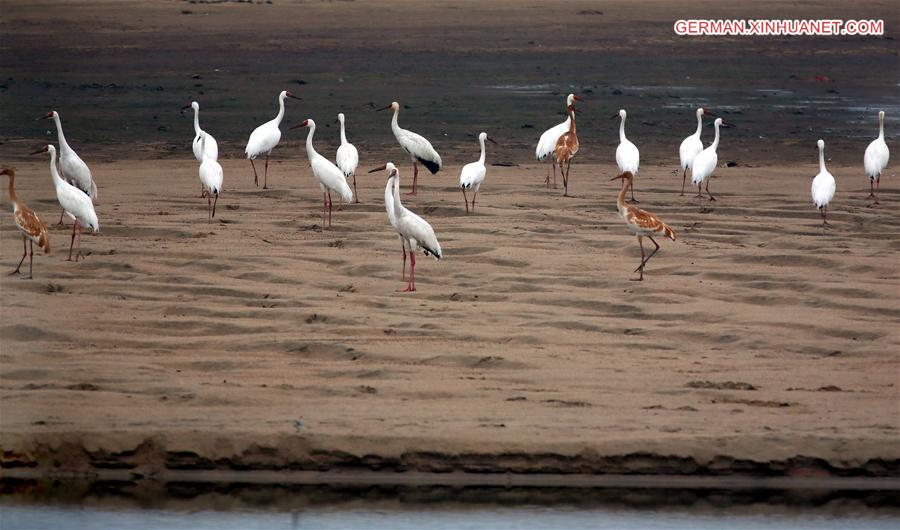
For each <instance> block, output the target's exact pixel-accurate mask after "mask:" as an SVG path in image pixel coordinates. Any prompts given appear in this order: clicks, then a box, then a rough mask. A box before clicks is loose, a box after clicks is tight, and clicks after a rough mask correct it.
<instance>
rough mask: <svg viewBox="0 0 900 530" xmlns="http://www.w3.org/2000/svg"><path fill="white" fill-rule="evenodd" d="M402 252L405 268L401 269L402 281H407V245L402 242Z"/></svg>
mask: <svg viewBox="0 0 900 530" xmlns="http://www.w3.org/2000/svg"><path fill="white" fill-rule="evenodd" d="M400 250H401V251H403V267H402V268H401V269H400V277H401V279H403V280H405V279H406V243H404V242H403V241H402V240H401V241H400Z"/></svg>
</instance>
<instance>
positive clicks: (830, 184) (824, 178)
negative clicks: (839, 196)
mask: <svg viewBox="0 0 900 530" xmlns="http://www.w3.org/2000/svg"><path fill="white" fill-rule="evenodd" d="M818 146H819V174H818V175H816V177H815V178H814V179H813V181H812V200H813V203H815V205H816V208H819V209H822V208H825V207H827V206H828V203H829V202H831V199H833V198H834V192H835V189H836V186H835V183H834V176H833V175H832V174H831V173H829V172H828V170H827V169H825V141H824V140H819V141H818Z"/></svg>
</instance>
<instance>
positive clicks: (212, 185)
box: [200, 135, 225, 222]
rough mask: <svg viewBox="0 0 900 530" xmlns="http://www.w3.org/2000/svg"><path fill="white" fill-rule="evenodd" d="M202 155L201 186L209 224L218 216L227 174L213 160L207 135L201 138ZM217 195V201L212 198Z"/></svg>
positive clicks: (217, 162)
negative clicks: (207, 144) (220, 197)
mask: <svg viewBox="0 0 900 530" xmlns="http://www.w3.org/2000/svg"><path fill="white" fill-rule="evenodd" d="M200 153H201V156H202V157H203V161H202V162H201V163H200V186H201V187H202V188H203V194H204V195H205V196H206V213H207V214H208V216H209V218H208V222H212V219H213V217H215V216H216V203H217V202H219V193H221V192H222V181H223V180H224V178H225V174H224V172H223V171H222V165H221V164H219V161H218V160H216V159H215V158H213V156H212V150H211V149H209V148H208V147H207V146H206V135H202V136H201V138H200ZM213 195H215V196H216V197H215V200H213V199H212V196H213Z"/></svg>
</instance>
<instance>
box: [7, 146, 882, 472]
mask: <svg viewBox="0 0 900 530" xmlns="http://www.w3.org/2000/svg"><path fill="white" fill-rule="evenodd" d="M245 164H246V163H245V162H241V163H238V162H237V161H235V162H227V163H226V164H225V172H226V190H227V191H226V192H225V194H224V195H223V196H222V199H221V200H220V201H219V213H218V216H217V221H216V222H215V223H212V224H207V222H206V204H205V200H203V199H200V198H199V197H198V195H199V193H198V190H197V180H196V177H195V175H194V172H195V162H193V161H192V160H183V161H165V162H159V161H150V162H144V161H129V162H123V163H117V164H103V165H98V166H97V167H96V174H97V175H102V176H103V179H104V180H103V181H104V182H105V186H104V188H103V191H102V193H103V195H102V196H105V197H107V198H106V199H104V200H103V201H102V202H101V204H100V206H99V210H100V215H101V219H102V221H101V223H102V225H101V226H102V232H101V234H100V235H98V236H95V237H87V236H86V237H85V238H84V241H83V249H84V250H85V251H86V252H89V256H88V257H87V259H86V260H84V261H82V262H79V263H70V262H66V261H65V260H64V257H65V248H66V243H67V234H68V231H67V229H66V228H56V229H54V230H53V238H52V241H53V244H54V247H55V253H54V255H52V256H50V257H43V256H39V257H37V258H36V267H37V270H36V279H35V280H34V281H21V280H18V279H15V278H11V277H6V276H4V277H3V279H2V281H3V283H2V287H3V327H2V334H3V338H4V347H3V384H2V390H3V431H4V432H3V435H4V439H5V443H6V444H7V445H6V447H7V448H10V447H12V448H17V446H18V445H19V444H20V443H26V442H25V441H26V440H29V439H31V440H33V439H39V440H44V441H54V442H60V441H63V440H66V441H69V442H76V441H78V442H81V443H83V444H84V445H85V447H87V448H89V450H90V451H98V450H100V449H106V450H107V451H124V450H125V449H133V448H134V446H135V445H137V443H138V442H140V441H142V440H143V439H144V438H145V437H150V436H156V437H157V438H156V440H157V442H159V443H160V445H162V446H164V447H166V448H167V449H168V450H170V451H187V452H195V453H197V454H200V455H201V456H218V457H222V458H224V457H232V456H233V455H235V454H240V453H241V451H245V450H246V451H249V453H251V454H253V449H252V448H254V447H257V448H258V447H267V446H274V447H279V448H280V450H281V451H283V452H284V453H283V454H279V455H278V456H269V457H258V458H261V459H262V461H266V460H267V458H268V459H270V460H271V459H274V460H276V461H280V460H279V459H281V458H287V459H290V458H291V457H290V456H289V455H294V456H293V457H296V458H300V455H304V454H306V452H307V451H310V450H312V449H319V450H322V451H346V452H347V453H348V454H350V455H355V456H363V455H375V456H381V457H386V458H389V457H398V456H399V455H400V454H402V453H404V452H415V451H421V452H434V453H448V454H456V453H502V452H524V453H533V454H541V453H560V454H582V455H583V456H584V455H588V456H591V455H594V456H604V455H608V454H627V453H634V452H649V453H655V454H661V455H678V456H685V457H694V458H696V459H697V460H699V461H708V460H709V459H711V458H713V457H715V456H718V455H725V456H732V457H735V458H746V459H751V460H755V461H758V462H766V461H769V460H783V459H787V458H790V457H793V456H796V455H805V456H810V457H820V458H824V459H826V460H828V461H829V462H830V463H831V464H832V465H834V466H836V467H854V466H860V465H862V464H863V462H864V461H865V460H868V459H879V458H880V459H887V460H891V459H895V458H897V457H898V454H897V452H898V448H897V444H896V440H897V435H898V418H897V415H896V409H897V399H898V394H897V373H898V372H897V362H898V361H897V348H898V343H900V337H898V329H897V325H896V324H897V317H898V307H897V281H898V262H897V246H898V225H900V217H898V215H897V213H896V212H897V208H896V206H897V198H896V197H897V195H896V193H894V192H893V191H889V192H886V193H885V194H884V196H885V198H884V200H883V201H882V204H881V205H880V206H879V207H877V208H872V207H869V206H868V201H866V200H864V199H863V197H864V196H865V194H864V192H863V190H862V189H861V188H860V186H856V187H854V186H853V185H852V184H851V183H850V181H851V179H850V177H849V175H851V174H852V173H853V171H854V168H843V167H842V168H833V169H832V170H833V171H834V172H835V174H836V175H838V176H839V179H840V180H839V182H840V183H841V188H840V192H839V195H838V200H837V201H836V203H835V206H834V209H833V221H832V222H833V228H832V229H830V230H823V229H822V228H821V227H820V226H819V220H818V217H817V213H816V212H815V210H814V208H812V206H811V205H810V204H809V203H808V201H807V200H806V188H807V185H808V183H809V175H811V174H813V173H814V172H815V167H814V166H813V165H812V164H809V165H806V166H803V167H797V168H791V169H775V168H766V169H741V168H731V169H723V170H721V171H720V177H719V178H717V179H716V180H714V182H713V186H712V188H713V189H714V190H716V191H718V192H719V193H720V196H719V200H718V201H717V202H716V203H715V204H714V205H712V206H710V205H708V204H706V201H704V204H703V205H702V206H698V205H697V203H696V201H695V200H693V199H691V198H689V197H679V196H678V194H677V191H676V190H677V188H678V186H679V185H680V183H679V182H678V180H680V179H677V178H676V177H673V176H671V175H670V174H669V172H668V169H667V168H664V169H661V168H647V170H646V173H645V176H644V177H642V178H641V180H640V181H639V183H638V186H639V187H638V193H639V197H640V198H641V200H642V201H643V202H642V204H643V205H644V206H645V207H646V208H648V209H651V210H653V211H655V212H656V213H658V214H660V215H661V216H663V217H664V218H665V219H666V220H667V221H668V222H669V223H670V224H671V225H672V226H673V227H674V228H675V229H676V230H677V231H678V235H679V238H678V241H677V242H675V243H672V242H668V241H667V242H663V243H662V245H663V248H662V250H661V251H660V253H659V254H658V255H657V257H656V258H654V260H653V261H652V262H651V263H650V265H649V267H648V271H647V274H646V277H645V281H644V282H642V283H637V282H633V281H631V279H633V278H634V277H635V275H634V274H632V273H631V270H632V269H634V267H635V266H636V265H637V262H638V260H639V251H638V247H637V242H636V240H635V239H634V237H632V236H629V235H628V234H627V233H626V230H625V229H624V227H623V226H622V225H621V223H620V221H619V220H618V218H617V216H616V213H615V211H614V202H613V201H614V195H615V191H616V184H614V183H612V182H609V180H608V177H609V175H610V174H611V168H610V167H605V166H587V165H581V166H575V167H573V170H572V173H573V182H574V189H575V198H570V199H565V198H562V197H561V193H559V192H558V191H547V190H545V189H544V188H543V187H542V186H541V185H540V182H541V180H542V175H543V173H542V170H543V168H537V167H534V166H525V167H512V168H500V167H491V168H490V173H489V176H488V183H487V185H486V186H485V190H484V192H483V193H482V194H481V196H480V200H479V207H478V214H477V215H475V216H468V217H467V216H466V215H465V212H464V209H463V205H462V197H461V196H460V194H459V192H458V191H456V190H455V189H454V188H453V187H452V186H450V185H447V184H448V181H450V182H452V181H453V179H455V176H454V175H455V173H456V172H457V167H448V168H447V176H443V177H431V176H429V177H425V178H424V187H423V191H422V192H421V195H420V197H419V198H417V199H410V200H408V202H407V204H408V205H409V206H410V207H411V208H412V209H414V210H416V211H418V212H420V213H422V214H423V215H425V216H426V217H427V218H428V219H430V220H431V222H432V223H433V225H434V227H435V229H436V231H437V234H438V236H439V237H440V239H441V242H442V246H443V250H444V252H445V255H446V257H445V259H444V260H441V261H435V260H431V259H423V258H421V257H420V261H419V267H418V273H419V276H418V287H419V291H418V292H417V293H414V294H401V293H397V292H395V290H396V289H399V288H401V287H402V286H403V282H402V281H401V279H400V270H399V268H400V253H399V244H398V242H397V239H396V237H395V236H394V235H393V233H392V231H391V229H390V227H389V226H388V225H387V221H386V216H385V213H384V211H383V206H382V200H381V193H382V189H383V188H382V184H383V182H384V175H382V174H378V175H366V176H364V177H361V179H360V180H361V183H362V186H361V189H360V196H361V197H362V200H363V203H362V204H360V205H352V206H348V207H345V208H344V210H343V211H339V212H335V218H334V223H335V224H334V228H333V229H332V230H328V231H322V230H321V229H320V226H319V224H320V222H321V218H320V214H321V211H320V210H319V207H320V204H321V203H320V202H319V195H318V193H317V191H316V189H315V188H314V186H313V185H312V180H311V179H312V177H311V175H310V173H309V168H307V167H305V164H304V163H303V161H302V159H300V160H297V161H296V162H292V163H279V164H276V165H275V167H274V168H273V171H274V173H275V174H276V175H278V176H280V177H281V180H282V181H285V180H286V181H289V182H290V186H288V187H286V189H274V190H270V191H259V190H257V189H255V188H253V187H252V182H251V177H250V175H249V172H248V169H249V168H248V167H245ZM44 166H45V164H44V163H41V164H29V165H28V166H25V167H21V168H20V178H19V181H20V182H21V184H20V194H21V195H22V196H23V197H28V198H29V200H30V202H31V204H32V205H33V206H34V207H36V208H37V209H38V210H39V211H40V212H41V213H42V214H43V215H44V217H45V218H51V217H52V216H53V213H54V212H55V211H56V209H55V207H54V197H53V195H52V193H53V192H52V190H51V189H50V188H49V186H48V185H47V181H48V178H49V177H48V176H47V175H46V174H45V173H46V172H47V171H46V169H45V167H44ZM857 181H859V179H857ZM3 219H4V222H3V229H2V235H3V246H2V251H3V256H4V261H5V262H7V263H9V262H11V261H12V259H13V258H15V257H16V256H17V252H18V249H19V247H20V244H19V239H18V237H17V234H16V233H15V230H14V228H12V223H11V219H10V216H9V214H7V213H4V215H3ZM298 421H299V422H300V423H297V422H298ZM232 452H233V453H232ZM56 458H59V457H58V456H57V457H56ZM109 458H111V457H109ZM119 458H122V457H119ZM247 458H248V460H253V459H254V458H255V457H253V456H247ZM125 459H126V460H128V458H125ZM497 465H498V466H500V467H502V466H503V465H504V464H503V463H502V462H498V463H497Z"/></svg>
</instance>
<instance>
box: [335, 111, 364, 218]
mask: <svg viewBox="0 0 900 530" xmlns="http://www.w3.org/2000/svg"><path fill="white" fill-rule="evenodd" d="M337 121H338V122H339V123H340V124H341V146H340V147H338V150H337V155H335V157H334V161H335V162H337V167H338V169H340V170H341V172H342V173H343V174H344V177H346V178H350V177H353V196H354V200H355V201H356V202H357V203H359V194H357V193H356V168H357V166H359V152H358V151H357V150H356V146H354V145H353V144H351V143H350V142H348V141H347V132H346V129H345V127H344V113H343V112H341V113H339V114H338V116H337Z"/></svg>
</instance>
